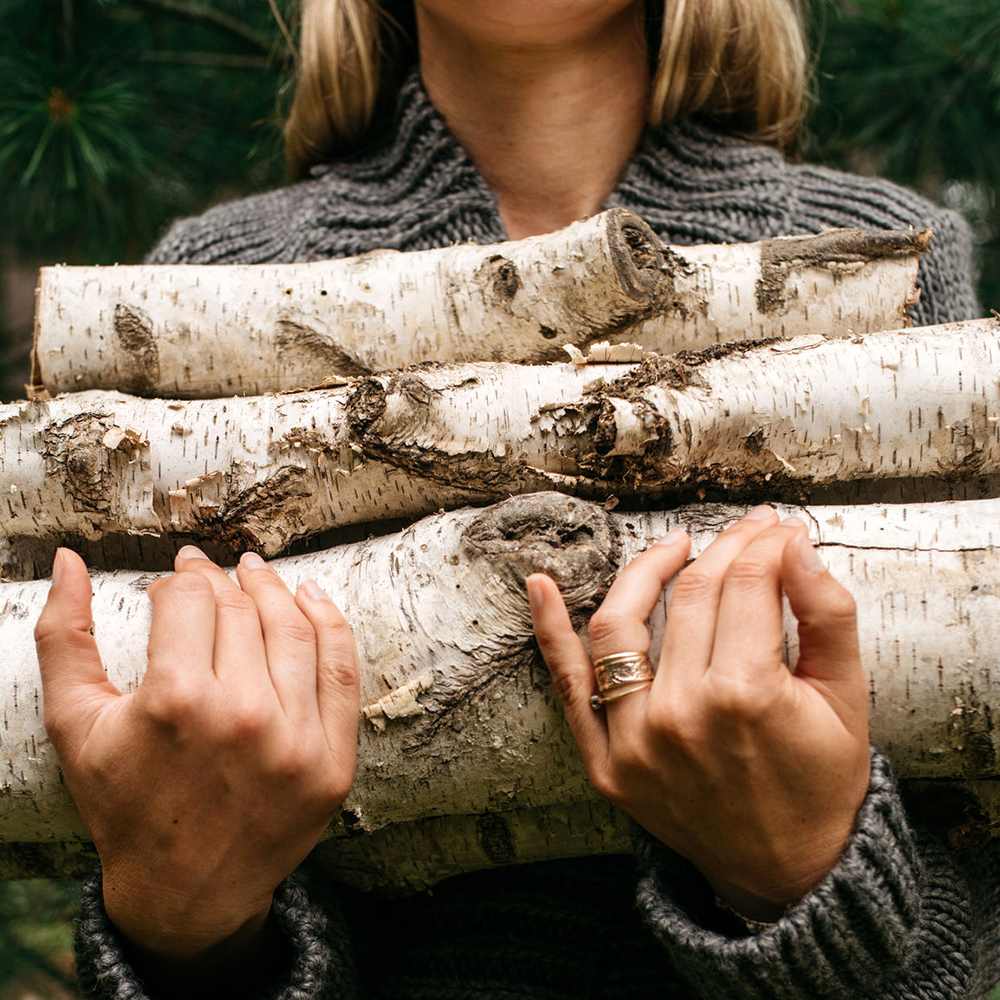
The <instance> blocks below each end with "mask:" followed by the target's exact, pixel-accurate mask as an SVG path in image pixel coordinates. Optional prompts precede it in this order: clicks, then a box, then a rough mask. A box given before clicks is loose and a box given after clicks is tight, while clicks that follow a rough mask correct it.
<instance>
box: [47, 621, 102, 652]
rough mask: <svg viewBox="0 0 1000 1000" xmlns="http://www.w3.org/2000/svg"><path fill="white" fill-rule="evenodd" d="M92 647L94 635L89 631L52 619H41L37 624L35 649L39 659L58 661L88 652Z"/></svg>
mask: <svg viewBox="0 0 1000 1000" xmlns="http://www.w3.org/2000/svg"><path fill="white" fill-rule="evenodd" d="M92 648H93V637H92V636H91V635H90V633H89V632H86V631H82V630H80V629H77V628H72V627H70V626H68V625H66V624H64V623H62V622H58V621H52V620H50V621H46V622H41V621H39V623H38V624H37V625H36V626H35V649H36V652H37V654H38V659H39V660H42V661H46V662H47V661H49V660H52V661H53V662H58V660H60V659H65V658H67V657H75V656H77V655H79V654H83V653H88V652H90V650H91V649H92Z"/></svg>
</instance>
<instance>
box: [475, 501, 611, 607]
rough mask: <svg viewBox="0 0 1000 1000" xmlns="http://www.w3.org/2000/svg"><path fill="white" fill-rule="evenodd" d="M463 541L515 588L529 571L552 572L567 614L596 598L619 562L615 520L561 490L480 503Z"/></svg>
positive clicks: (520, 586)
mask: <svg viewBox="0 0 1000 1000" xmlns="http://www.w3.org/2000/svg"><path fill="white" fill-rule="evenodd" d="M462 544H463V549H464V552H465V555H466V556H467V558H469V559H471V560H485V561H487V562H488V563H489V565H490V568H491V570H492V571H493V572H494V573H495V574H496V575H497V576H498V577H500V578H501V579H502V580H503V581H504V583H505V584H506V585H507V586H509V587H510V589H511V590H514V589H515V588H516V589H517V591H518V592H519V593H523V591H524V580H525V578H526V577H528V576H530V575H531V574H532V573H545V574H546V575H547V576H550V577H552V579H553V580H554V581H555V582H556V584H557V585H558V586H559V589H560V590H561V591H562V595H563V599H564V600H565V601H566V606H567V608H568V609H569V610H570V613H571V614H572V613H574V612H576V613H582V612H584V611H586V610H588V609H590V608H592V607H594V606H595V605H596V604H597V603H599V602H600V601H601V599H602V598H603V597H604V595H605V594H606V593H607V591H608V588H609V587H610V586H611V583H612V581H613V580H614V578H615V576H616V574H617V572H618V568H619V566H620V564H621V548H622V542H621V537H620V531H619V528H618V525H617V523H616V522H615V520H614V519H613V518H612V517H611V516H610V515H609V514H608V513H607V511H605V510H603V509H602V508H600V507H596V506H594V505H593V504H589V503H586V502H585V501H581V500H577V499H575V498H573V497H568V496H564V495H563V494H561V493H531V494H527V495H525V496H520V497H513V498H511V499H510V500H505V501H504V502H503V503H499V504H496V505H494V506H492V507H487V508H485V509H484V510H483V511H482V512H481V513H480V514H479V515H477V516H476V518H475V519H474V520H473V521H472V522H471V523H470V524H469V526H468V527H467V528H466V529H465V532H464V533H463V536H462Z"/></svg>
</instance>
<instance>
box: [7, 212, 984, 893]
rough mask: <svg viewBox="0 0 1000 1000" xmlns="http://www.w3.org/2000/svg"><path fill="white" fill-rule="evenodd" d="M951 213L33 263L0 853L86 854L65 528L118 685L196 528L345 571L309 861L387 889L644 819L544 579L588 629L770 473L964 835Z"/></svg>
mask: <svg viewBox="0 0 1000 1000" xmlns="http://www.w3.org/2000/svg"><path fill="white" fill-rule="evenodd" d="M929 241H930V234H929V233H916V232H910V233H862V232H857V231H834V232H827V233H823V234H821V235H819V236H813V237H795V238H786V239H775V240H767V241H764V242H761V243H756V244H748V245H744V246H704V247H683V248H682V247H666V246H663V245H662V244H661V243H660V241H659V240H658V239H657V238H656V236H655V235H654V234H653V233H652V231H651V230H650V229H649V228H648V227H647V226H646V225H645V224H644V223H643V222H642V221H641V220H640V219H638V218H637V217H636V216H634V215H632V214H631V213H628V212H625V211H622V210H613V211H611V212H606V213H604V214H602V215H600V216H597V217H595V218H593V219H590V220H587V221H584V222H581V223H577V224H575V225H573V226H570V227H569V228H568V229H566V230H563V231H561V232H559V233H555V234H552V235H549V236H544V237H533V238H531V239H527V240H523V241H519V242H516V243H505V244H500V245H497V246H490V247H480V246H472V245H467V246H456V247H451V248H448V249H445V250H433V251H426V252H420V253H409V254H400V253H397V252H394V251H377V252H375V253H370V254H366V255H365V256H363V257H359V258H357V259H352V260H341V261H332V262H321V263H310V264H302V265H258V266H252V267H250V266H226V267H222V266H204V267H203V266H170V267H116V268H67V267H56V268H46V269H44V270H43V272H42V275H41V283H40V288H39V292H38V296H39V298H38V312H37V329H36V344H35V357H34V372H33V382H34V384H33V386H32V387H30V389H31V391H30V396H31V398H30V399H29V400H27V401H22V402H16V403H11V404H7V405H0V535H2V536H3V539H2V541H0V570H2V572H3V574H4V578H5V582H3V583H2V584H0V636H2V640H3V647H4V649H5V650H6V652H5V653H4V659H3V667H2V673H0V709H2V712H3V716H2V727H0V840H2V841H3V843H2V844H0V876H7V877H15V876H23V875H29V874H46V875H50V874H73V873H76V872H78V871H79V870H80V869H81V868H82V867H84V866H85V865H86V863H87V860H88V856H89V847H88V845H87V834H86V830H85V829H84V827H83V826H82V824H81V821H80V819H79V817H78V815H77V814H76V812H75V809H74V808H73V805H72V802H71V801H70V799H69V797H68V795H67V793H66V790H65V787H64V786H63V784H62V783H61V780H60V776H59V772H58V767H57V764H56V761H55V758H54V754H53V752H52V748H51V746H50V744H49V743H48V740H47V738H46V735H45V732H44V729H43V727H42V713H41V691H40V683H39V678H38V668H37V664H36V662H35V659H34V649H33V645H32V642H31V632H32V628H33V625H34V621H35V619H36V618H37V616H38V613H39V611H40V609H41V607H42V605H43V603H44V600H45V594H46V591H47V584H46V583H45V582H44V579H41V578H44V577H45V576H46V575H47V573H48V567H49V565H50V561H51V556H52V554H53V552H54V549H55V547H56V545H57V544H66V543H68V544H71V545H73V547H75V548H77V549H78V550H79V551H80V552H81V553H83V554H84V555H85V557H86V558H87V559H88V562H89V563H90V564H91V566H93V567H97V568H98V569H99V571H98V572H96V573H95V574H94V592H95V601H94V621H95V632H96V635H97V638H98V641H99V644H100V646H101V650H102V655H103V656H104V660H105V664H106V667H107V670H108V674H109V676H110V677H111V679H112V680H113V681H114V682H115V683H116V684H117V685H118V687H119V688H120V689H121V690H122V691H127V690H131V689H133V688H134V686H135V685H136V684H137V683H138V682H139V680H140V678H141V675H142V672H143V668H144V660H145V654H144V644H145V639H146V634H147V631H148V622H149V607H148V602H147V601H146V599H145V595H144V591H145V588H146V586H147V585H148V583H149V582H150V581H151V580H152V579H153V578H154V577H155V574H156V572H158V571H161V570H164V569H166V568H168V567H169V563H170V556H171V555H172V553H173V552H174V551H175V550H176V548H177V547H178V546H179V545H180V544H182V543H183V542H187V541H192V540H193V541H196V542H197V543H198V544H200V545H202V547H204V548H205V549H206V551H209V552H210V553H211V554H213V555H214V556H215V557H216V558H218V559H221V560H222V561H223V562H224V563H229V564H232V563H233V562H234V560H235V557H236V555H237V554H238V553H239V552H240V551H241V550H243V549H247V548H249V549H253V550H255V551H258V552H260V553H261V554H263V555H265V556H276V555H280V554H282V553H288V552H293V553H296V552H297V553H298V554H292V555H285V556H283V557H282V558H280V559H278V560H276V561H275V563H274V564H273V565H274V567H275V569H277V571H278V572H279V573H280V574H281V575H282V577H283V578H284V579H285V580H286V582H287V583H288V584H289V585H290V586H292V587H293V588H294V587H295V586H296V585H297V584H298V582H300V581H301V580H303V579H306V578H308V577H314V578H316V579H317V580H318V582H319V583H320V585H321V586H323V587H324V588H325V589H326V590H327V591H328V592H329V593H330V594H331V595H332V596H333V597H334V599H335V600H336V601H337V603H338V604H339V605H340V606H341V607H342V608H343V609H344V611H345V612H346V613H347V615H348V617H349V619H350V620H351V621H352V622H353V623H354V626H355V631H356V635H357V644H358V651H359V656H360V661H361V664H362V704H363V706H364V708H363V715H364V719H365V720H366V721H364V723H363V725H362V733H361V736H360V745H359V766H358V774H357V779H356V781H355V785H354V789H353V791H352V792H351V795H350V797H349V798H348V800H347V802H346V803H345V806H344V808H343V810H342V811H341V813H340V814H339V816H338V817H337V819H336V821H335V823H334V824H333V826H332V827H331V830H330V835H329V838H328V839H327V840H326V841H325V842H324V843H323V844H321V845H320V848H318V851H319V855H320V860H321V862H322V863H323V864H325V865H326V866H327V867H328V869H329V870H330V871H331V872H332V873H333V874H335V875H336V876H337V877H338V878H341V879H346V880H347V881H350V882H353V883H354V884H356V885H358V886H361V887H380V888H389V889H395V888H401V887H407V886H408V887H421V886H426V885H430V884H433V883H434V882H435V881H437V880H439V879H440V878H443V877H444V876H446V875H450V874H452V873H454V872H457V871H463V870H468V869H472V868H476V867H481V866H484V865H490V864H503V863H508V862H512V861H530V860H540V859H543V858H546V857H554V856H562V855H566V854H572V853H599V852H607V851H616V850H621V849H623V848H624V846H625V845H626V843H627V831H626V826H625V824H624V823H623V821H622V819H621V817H620V815H618V814H617V813H616V812H615V811H614V810H613V809H612V807H610V806H608V805H606V804H604V803H602V802H601V801H600V800H599V799H597V798H596V796H595V794H594V792H593V791H592V789H591V788H590V787H589V784H588V782H587V779H586V775H585V773H584V771H583V768H582V765H581V764H580V763H579V761H578V758H577V754H576V752H575V748H574V745H573V742H572V738H571V736H570V734H569V732H568V729H567V728H566V726H565V725H564V723H563V721H562V718H561V713H560V710H559V708H558V705H557V703H556V699H555V696H554V693H553V691H552V690H551V686H550V685H549V683H548V679H547V673H546V671H545V669H544V666H542V665H541V663H540V660H539V658H538V655H537V651H536V650H535V647H534V643H533V640H532V634H531V626H530V618H529V614H528V609H527V602H526V599H525V595H524V586H523V580H524V577H525V576H526V575H527V574H528V573H530V572H534V571H536V570H541V571H544V572H547V573H549V574H551V575H552V576H553V577H554V578H555V579H556V580H557V582H558V583H559V585H560V587H561V588H562V590H563V592H564V594H565V596H566V598H567V603H568V604H569V606H570V608H571V610H572V611H573V613H574V614H576V615H578V616H579V619H578V620H579V622H580V624H581V626H582V625H583V623H584V622H585V620H586V617H587V614H588V613H589V612H590V611H591V610H592V609H593V608H594V607H596V605H597V604H598V603H599V602H600V600H601V598H602V596H603V595H604V593H605V592H606V591H607V588H608V586H609V585H610V582H611V581H612V580H613V579H614V576H615V574H616V573H617V572H618V570H619V569H620V568H621V567H622V566H623V565H624V564H625V563H626V562H627V561H628V560H629V559H630V558H631V557H632V556H633V555H635V554H636V553H638V552H639V551H641V550H642V549H643V548H644V547H646V546H647V545H648V544H650V542H651V541H652V540H654V539H655V538H657V537H659V536H660V535H662V534H663V533H664V532H665V531H666V530H668V529H669V528H670V527H672V526H675V525H678V524H682V525H684V526H685V527H688V528H689V530H691V531H692V535H693V536H694V541H695V550H696V551H697V550H698V549H699V548H700V547H701V546H702V545H703V544H705V543H706V542H707V541H708V540H709V539H710V538H711V537H712V536H713V534H714V533H715V532H716V531H717V530H718V529H719V528H720V527H722V526H724V525H725V524H727V523H729V522H730V521H732V520H733V519H735V518H737V517H738V516H739V515H740V513H741V511H742V510H743V506H741V505H745V504H746V503H750V502H756V501H758V500H762V499H766V500H769V501H778V502H781V503H784V504H785V505H787V506H784V507H783V508H782V510H783V513H796V514H798V516H800V517H803V518H804V519H805V520H806V521H807V522H808V524H809V525H810V527H811V534H812V537H813V540H814V541H815V542H817V543H818V544H819V545H820V547H821V553H822V555H823V557H824V559H825V560H826V561H827V562H828V564H829V566H830V568H831V570H832V571H833V573H834V574H835V575H836V576H837V577H838V578H839V579H841V580H842V581H844V582H845V584H846V585H847V586H848V587H849V588H850V589H851V590H852V592H853V593H854V595H855V597H856V599H857V601H858V607H859V612H860V628H861V632H862V649H863V654H864V657H865V669H866V671H867V673H868V675H869V678H870V690H871V723H872V732H873V738H874V739H875V741H876V742H878V743H879V744H880V746H881V747H882V748H883V749H885V751H886V752H887V753H888V754H889V756H890V758H891V759H892V761H893V763H894V765H895V767H896V769H897V772H898V773H900V774H901V775H902V776H904V777H906V778H908V779H911V780H912V787H913V788H914V789H916V790H918V791H920V792H921V793H922V794H923V797H924V798H923V800H924V801H929V802H933V803H936V804H937V806H940V805H941V804H942V803H944V804H945V806H946V808H945V809H944V810H943V814H944V815H945V816H946V818H947V824H946V829H945V831H944V832H945V833H946V834H947V836H948V837H949V839H950V840H951V842H952V843H953V844H956V845H958V844H963V843H971V842H973V841H975V840H976V839H977V838H980V837H982V836H987V835H990V833H991V831H992V830H993V828H994V827H997V828H1000V794H998V791H1000V789H998V786H997V785H995V784H994V781H993V779H994V778H995V777H996V776H997V774H998V773H1000V766H998V764H997V751H998V750H1000V738H998V737H997V736H995V734H994V731H993V725H992V720H991V709H992V704H993V702H992V685H991V672H994V671H1000V657H998V651H1000V606H998V602H1000V555H998V550H997V548H996V546H997V544H998V543H1000V537H998V535H1000V501H997V500H990V499H984V498H985V497H990V496H996V495H997V486H998V484H1000V479H998V478H997V473H998V472H1000V434H998V420H1000V379H998V373H1000V365H998V362H1000V336H998V335H1000V324H998V323H997V322H996V321H995V320H978V321H972V322H967V323H956V324H950V325H947V326H939V327H925V328H920V329H912V328H908V327H909V319H908V315H907V310H908V308H909V307H910V306H912V305H913V303H914V301H915V292H914V287H915V280H916V272H917V263H918V259H919V256H920V255H921V254H922V253H925V252H927V251H928V243H929ZM885 331H891V332H885ZM302 387H309V388H302ZM126 393H128V394H126ZM505 498H509V499H505ZM498 500H499V501H502V502H499V503H496V501H498ZM490 503H492V504H494V506H485V507H484V506H483V505H484V504H490ZM802 504H807V506H801V505H802ZM463 505H476V506H466V507H464V508H463ZM456 508H463V509H456ZM654 508H657V509H654ZM435 511H436V512H437V513H433V512H435ZM446 511H448V512H447V513H446ZM425 515H429V516H425ZM415 518H423V519H422V520H419V521H416V522H415V523H413V522H414V519H415ZM404 526H405V527H404ZM397 527H403V530H401V531H399V532H398V533H386V532H387V531H391V530H393V529H395V528H397ZM352 537H353V538H354V539H355V540H354V541H344V539H345V538H352ZM317 538H318V539H321V540H322V541H321V542H320V544H324V545H328V546H329V545H330V544H331V542H336V541H339V542H340V544H337V545H334V546H333V547H327V548H325V549H323V550H321V551H310V549H312V550H315V549H316V545H317V542H316V539H317ZM661 618H662V609H661ZM661 625H662V620H660V621H656V620H654V622H653V630H654V643H655V636H656V634H657V630H658V629H659V628H660V626H661ZM789 635H790V638H789V649H788V656H789V662H791V663H794V662H795V649H794V628H792V629H791V631H790V633H789ZM995 789H997V790H995ZM193 794H196V790H193ZM938 812H939V813H941V812H942V810H941V809H938Z"/></svg>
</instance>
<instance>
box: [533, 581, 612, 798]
mask: <svg viewBox="0 0 1000 1000" xmlns="http://www.w3.org/2000/svg"><path fill="white" fill-rule="evenodd" d="M525 584H526V586H527V589H528V602H529V606H530V608H531V621H532V624H533V625H534V629H535V638H536V639H537V641H538V648H539V650H540V651H541V654H542V658H543V659H544V660H545V664H546V666H547V667H548V668H549V673H550V674H551V675H552V682H553V684H554V686H555V689H556V694H557V695H558V696H559V700H560V702H562V706H563V711H564V712H565V714H566V721H567V722H568V723H569V727H570V729H571V730H572V732H573V736H574V737H575V739H576V742H577V746H579V748H580V753H581V755H582V756H583V762H584V764H585V765H586V767H587V771H588V772H589V773H590V777H591V780H594V783H595V784H599V777H600V773H601V771H602V768H603V767H604V766H605V764H606V761H607V756H608V726H607V721H606V718H605V715H604V713H603V712H600V713H598V712H595V711H594V710H593V709H592V708H591V707H590V696H591V695H592V694H593V692H594V667H593V664H591V662H590V657H589V656H588V655H587V650H586V649H585V648H584V645H583V643H582V642H581V641H580V637H579V636H578V635H577V634H576V631H575V630H574V628H573V625H572V623H571V622H570V618H569V613H568V612H567V611H566V605H565V603H564V602H563V599H562V595H561V594H560V593H559V588H558V587H557V586H556V584H555V582H554V581H553V580H552V579H551V578H549V577H548V576H546V575H545V574H544V573H533V574H532V575H531V576H529V577H528V578H527V580H526V581H525ZM595 779H598V780H595Z"/></svg>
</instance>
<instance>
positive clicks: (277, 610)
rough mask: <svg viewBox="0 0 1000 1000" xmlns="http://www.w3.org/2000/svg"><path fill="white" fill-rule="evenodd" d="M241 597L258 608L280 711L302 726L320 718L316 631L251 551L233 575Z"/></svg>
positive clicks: (262, 561) (266, 567)
mask: <svg viewBox="0 0 1000 1000" xmlns="http://www.w3.org/2000/svg"><path fill="white" fill-rule="evenodd" d="M236 575H237V578H238V579H239V582H240V586H241V587H242V588H243V591H244V593H246V594H247V595H249V596H250V597H251V598H252V599H253V602H254V604H255V605H256V607H257V614H258V616H259V619H260V628H261V631H262V633H263V637H264V651H265V654H266V662H267V671H268V674H269V675H270V678H271V684H272V685H273V686H274V690H275V692H276V693H277V695H278V700H279V702H280V703H281V708H282V711H284V713H285V715H286V716H288V717H289V718H290V719H295V720H300V721H306V720H309V719H312V718H315V717H316V716H317V715H318V713H319V702H318V700H317V693H316V692H317V682H316V668H317V656H318V651H317V644H316V630H315V629H314V628H313V626H312V622H311V621H310V620H309V618H307V617H306V615H305V614H303V612H302V610H301V608H300V607H299V605H298V604H297V603H296V600H295V597H294V596H293V595H292V593H291V591H290V590H289V589H288V588H287V587H286V586H285V584H284V582H283V581H282V579H281V577H280V576H278V574H277V573H275V572H274V570H273V569H271V567H270V566H268V565H267V563H265V562H264V560H263V559H262V558H261V557H260V556H259V555H257V554H256V553H254V552H245V553H244V554H243V556H242V557H241V558H240V562H239V566H238V567H237V570H236Z"/></svg>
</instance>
